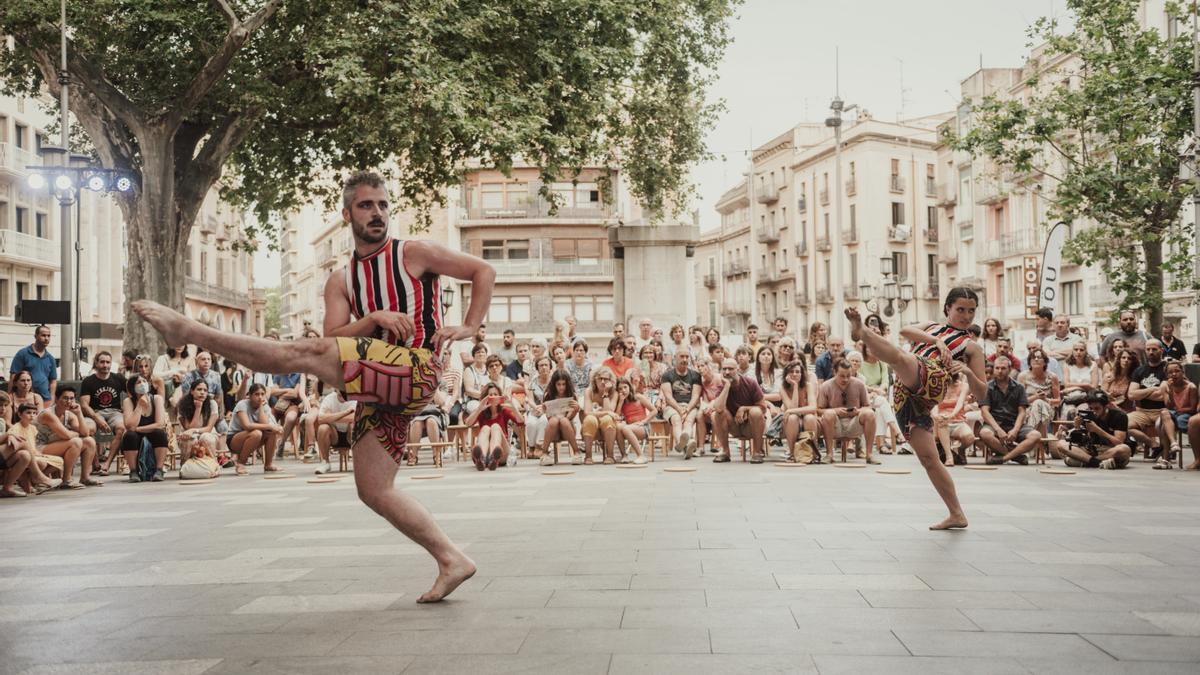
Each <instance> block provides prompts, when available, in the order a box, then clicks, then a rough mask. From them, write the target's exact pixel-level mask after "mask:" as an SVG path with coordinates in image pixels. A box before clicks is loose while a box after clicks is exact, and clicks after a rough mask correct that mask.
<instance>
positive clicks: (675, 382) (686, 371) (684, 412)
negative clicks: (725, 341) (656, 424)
mask: <svg viewBox="0 0 1200 675" xmlns="http://www.w3.org/2000/svg"><path fill="white" fill-rule="evenodd" d="M691 356H692V355H691V354H690V353H688V351H687V350H686V349H685V350H681V351H677V352H675V367H674V368H672V369H671V370H669V371H667V372H665V373H663V376H662V385H661V386H660V387H659V400H660V401H662V402H663V419H664V420H666V421H667V422H668V423H669V424H670V425H671V439H672V447H674V448H675V452H682V453H683V458H684V459H691V458H692V455H693V454H695V452H696V442H695V441H694V440H692V438H691V429H692V426H693V425H694V424H695V423H696V416H697V414H698V412H699V409H700V373H698V372H696V371H695V370H692V369H691V368H688V361H689V360H690V359H691Z"/></svg>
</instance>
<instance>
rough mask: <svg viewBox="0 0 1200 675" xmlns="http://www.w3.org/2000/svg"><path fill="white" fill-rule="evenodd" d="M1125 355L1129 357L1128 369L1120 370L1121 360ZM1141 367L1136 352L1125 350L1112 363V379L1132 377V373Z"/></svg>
mask: <svg viewBox="0 0 1200 675" xmlns="http://www.w3.org/2000/svg"><path fill="white" fill-rule="evenodd" d="M1126 354H1128V355H1129V368H1127V369H1125V370H1121V358H1122V357H1124V356H1125V355H1126ZM1141 365H1142V362H1141V360H1140V359H1138V355H1137V352H1135V351H1133V350H1132V349H1126V350H1125V351H1123V352H1121V356H1118V357H1117V358H1116V361H1114V362H1113V379H1116V378H1118V377H1126V378H1129V377H1132V376H1133V371H1135V370H1137V369H1138V367H1139V366H1141Z"/></svg>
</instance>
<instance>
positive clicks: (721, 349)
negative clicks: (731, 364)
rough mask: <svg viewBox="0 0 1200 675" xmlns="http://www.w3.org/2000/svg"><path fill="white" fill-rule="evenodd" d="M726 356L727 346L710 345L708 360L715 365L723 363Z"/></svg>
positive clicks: (719, 344)
mask: <svg viewBox="0 0 1200 675" xmlns="http://www.w3.org/2000/svg"><path fill="white" fill-rule="evenodd" d="M726 356H727V354H726V353H725V346H724V345H722V344H721V343H719V342H718V343H717V344H710V345H709V346H708V360H709V361H712V362H713V363H714V364H717V363H721V362H723V361H724V360H725V357H726Z"/></svg>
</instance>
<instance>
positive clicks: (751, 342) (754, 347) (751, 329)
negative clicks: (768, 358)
mask: <svg viewBox="0 0 1200 675" xmlns="http://www.w3.org/2000/svg"><path fill="white" fill-rule="evenodd" d="M745 345H746V346H747V347H749V348H750V352H751V353H752V354H757V353H758V350H759V348H760V347H762V346H763V343H762V341H761V340H759V339H758V325H757V324H753V323H752V324H750V325H749V326H746V342H745Z"/></svg>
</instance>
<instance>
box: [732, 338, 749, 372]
mask: <svg viewBox="0 0 1200 675" xmlns="http://www.w3.org/2000/svg"><path fill="white" fill-rule="evenodd" d="M733 362H734V363H736V364H737V374H738V376H739V377H751V378H752V377H754V352H752V351H750V348H749V347H747V346H746V345H739V346H738V348H737V349H734V350H733Z"/></svg>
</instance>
